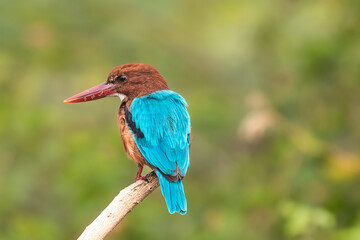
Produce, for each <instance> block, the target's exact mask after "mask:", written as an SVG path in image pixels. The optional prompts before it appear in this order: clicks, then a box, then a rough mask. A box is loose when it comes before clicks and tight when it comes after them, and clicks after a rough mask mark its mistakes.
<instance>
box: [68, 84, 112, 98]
mask: <svg viewBox="0 0 360 240" xmlns="http://www.w3.org/2000/svg"><path fill="white" fill-rule="evenodd" d="M115 93H117V92H116V85H114V84H112V83H106V82H104V83H102V84H99V85H97V86H95V87H93V88H90V89H88V90H85V91H83V92H81V93H78V94H76V95H74V96H72V97H69V98H68V99H66V100H64V102H65V103H77V102H86V101H92V100H96V99H100V98H103V97H106V96H109V95H111V94H115Z"/></svg>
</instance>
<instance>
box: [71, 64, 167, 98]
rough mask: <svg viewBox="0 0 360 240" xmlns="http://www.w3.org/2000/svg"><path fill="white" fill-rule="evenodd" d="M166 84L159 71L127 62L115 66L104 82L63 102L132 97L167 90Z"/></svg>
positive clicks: (145, 65)
mask: <svg viewBox="0 0 360 240" xmlns="http://www.w3.org/2000/svg"><path fill="white" fill-rule="evenodd" d="M167 89H169V88H168V85H167V83H166V81H165V79H164V78H163V77H162V76H161V75H160V73H159V72H158V71H157V70H156V69H155V68H153V67H152V66H150V65H147V64H144V63H128V64H124V65H121V66H118V67H115V68H114V69H113V70H112V71H111V72H110V73H109V76H108V78H107V80H106V82H104V83H102V84H100V85H97V86H95V87H93V88H90V89H88V90H85V91H83V92H81V93H78V94H76V95H74V96H72V97H70V98H68V99H66V100H65V101H64V102H66V103H77V102H86V101H92V100H96V99H100V98H104V97H109V96H111V97H120V99H121V100H123V99H124V98H125V97H127V98H128V99H134V98H136V97H141V96H144V95H148V94H150V93H153V92H156V91H160V90H167Z"/></svg>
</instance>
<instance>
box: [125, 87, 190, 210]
mask: <svg viewBox="0 0 360 240" xmlns="http://www.w3.org/2000/svg"><path fill="white" fill-rule="evenodd" d="M186 106H187V103H186V101H185V99H184V98H183V97H181V96H180V95H179V94H177V93H175V92H172V91H170V90H163V91H157V92H154V93H152V94H149V95H146V96H143V97H140V98H135V99H134V101H133V102H132V104H131V107H130V111H131V113H132V120H133V122H134V123H135V124H136V127H137V128H138V129H140V130H141V132H142V133H143V134H144V137H143V138H140V137H138V136H136V135H133V137H134V139H135V142H136V145H137V146H138V148H139V150H140V152H141V153H142V155H143V156H144V157H145V159H146V161H147V162H148V163H149V164H151V165H153V166H155V167H156V168H157V169H158V170H157V171H156V173H157V175H158V177H159V182H160V187H161V192H162V194H163V196H164V198H165V201H166V203H167V206H168V209H169V212H170V213H174V212H180V213H181V214H185V213H186V210H187V205H186V198H185V193H184V187H183V184H182V181H181V180H178V181H177V182H169V181H168V180H167V179H166V178H165V177H164V176H163V175H162V173H164V174H167V175H170V176H176V174H177V173H176V166H178V168H179V169H180V175H181V176H182V177H183V176H185V174H186V172H187V169H188V167H189V163H190V160H189V145H190V136H189V135H190V116H189V114H188V112H187V110H186ZM159 170H160V171H161V172H160V171H159Z"/></svg>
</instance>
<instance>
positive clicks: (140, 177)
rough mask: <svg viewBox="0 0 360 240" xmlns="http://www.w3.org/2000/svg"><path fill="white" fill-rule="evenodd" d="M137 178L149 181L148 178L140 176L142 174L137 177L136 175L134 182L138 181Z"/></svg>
mask: <svg viewBox="0 0 360 240" xmlns="http://www.w3.org/2000/svg"><path fill="white" fill-rule="evenodd" d="M139 180H144V181H145V182H147V183H148V182H149V179H147V178H146V177H142V176H138V177H136V179H135V182H137V181H139Z"/></svg>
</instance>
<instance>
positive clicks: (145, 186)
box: [78, 172, 159, 240]
mask: <svg viewBox="0 0 360 240" xmlns="http://www.w3.org/2000/svg"><path fill="white" fill-rule="evenodd" d="M144 178H145V179H147V181H144V180H139V181H137V182H135V183H133V184H131V185H130V186H128V187H126V188H124V189H123V190H121V191H120V193H119V194H118V195H117V196H116V197H115V198H114V200H113V201H112V202H111V203H110V204H109V206H107V207H106V208H105V209H104V211H102V213H100V215H99V216H98V217H97V218H96V219H95V220H94V221H93V222H92V223H91V224H90V225H89V226H87V227H86V229H85V231H84V232H83V233H82V234H81V235H80V237H79V238H78V240H102V239H104V238H105V237H106V235H108V234H109V233H110V232H111V231H112V230H113V229H114V228H115V227H116V225H118V224H119V223H120V222H121V220H122V219H123V218H124V217H125V216H126V214H128V213H129V212H131V210H132V209H133V208H134V207H135V206H136V205H137V204H138V203H140V202H141V201H142V200H144V199H145V198H146V197H147V196H148V195H149V194H150V193H152V192H153V191H154V190H155V189H156V188H157V187H159V180H158V178H157V176H156V174H155V172H150V173H148V174H147V175H146V176H145V177H144Z"/></svg>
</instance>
